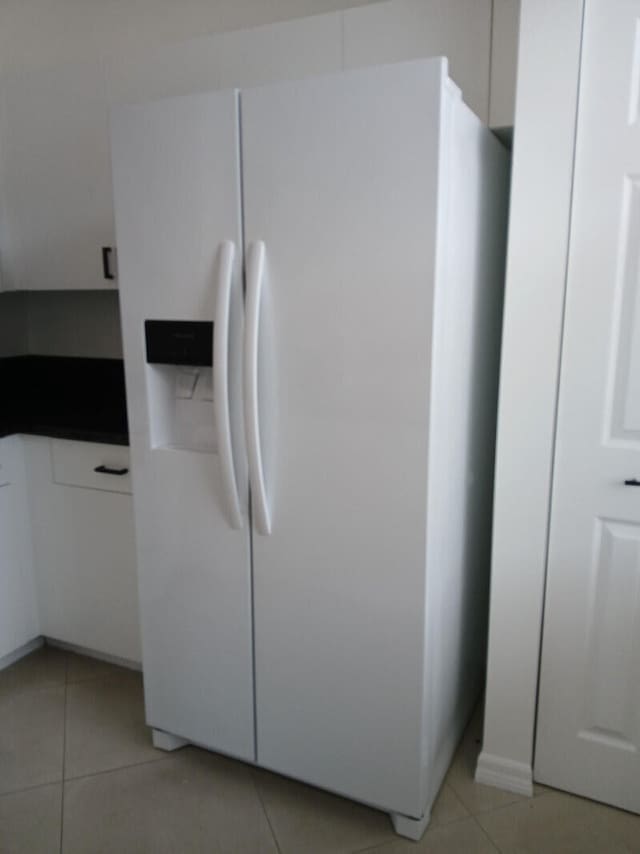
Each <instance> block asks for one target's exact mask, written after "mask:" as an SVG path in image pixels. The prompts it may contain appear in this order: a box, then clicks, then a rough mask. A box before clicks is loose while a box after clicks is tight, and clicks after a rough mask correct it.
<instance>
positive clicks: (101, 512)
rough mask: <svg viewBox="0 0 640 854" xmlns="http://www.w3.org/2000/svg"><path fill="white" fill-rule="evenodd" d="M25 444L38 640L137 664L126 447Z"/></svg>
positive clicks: (50, 442)
mask: <svg viewBox="0 0 640 854" xmlns="http://www.w3.org/2000/svg"><path fill="white" fill-rule="evenodd" d="M23 441H24V442H25V446H26V461H27V469H28V478H29V494H30V505H31V530H32V539H33V550H34V561H35V566H36V586H37V600H38V607H39V613H40V632H41V634H43V635H44V636H45V637H49V638H53V639H55V640H58V641H63V642H65V643H69V644H74V645H76V646H80V647H84V648H86V649H88V650H92V651H95V652H99V653H103V654H106V655H111V656H115V657H117V658H122V659H126V660H128V661H133V662H139V661H140V660H141V652H140V638H139V628H138V589H137V580H136V561H135V539H134V528H133V508H132V499H131V494H130V490H131V487H130V482H129V477H128V471H126V472H125V471H123V470H124V469H127V470H128V468H129V463H128V454H129V449H128V448H125V447H121V446H116V445H102V444H94V443H89V442H75V441H74V442H70V441H63V440H57V439H46V438H37V437H25V438H24V440H23ZM101 467H102V468H103V469H105V470H106V471H105V470H103V471H96V469H100V468H101Z"/></svg>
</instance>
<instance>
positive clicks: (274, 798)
mask: <svg viewBox="0 0 640 854" xmlns="http://www.w3.org/2000/svg"><path fill="white" fill-rule="evenodd" d="M479 736H480V721H479V719H478V717H477V716H476V718H475V719H474V720H473V721H472V722H471V724H470V726H469V728H468V730H467V733H466V734H465V737H464V739H463V741H462V743H461V745H460V748H459V749H458V752H457V754H456V757H455V759H454V761H453V763H452V765H451V768H450V770H449V773H448V775H447V778H446V781H445V784H444V786H443V788H442V791H441V792H440V795H439V797H438V800H437V803H436V805H435V808H434V810H433V817H432V821H431V825H430V826H429V828H428V830H427V832H426V834H425V835H424V837H423V839H422V842H420V843H418V844H416V843H412V842H408V841H405V840H402V839H399V838H398V837H396V836H394V834H393V832H392V830H391V826H390V823H389V820H388V818H387V816H386V815H384V814H383V813H379V812H376V811H375V810H371V809H368V808H366V807H363V806H360V805H358V804H354V803H352V802H350V801H347V800H343V799H341V798H336V797H333V796H332V795H328V794H326V793H324V792H319V791H317V790H315V789H312V788H309V787H307V786H303V785H301V784H299V783H294V782H292V781H290V780H285V779H284V778H281V777H278V776H276V775H274V774H269V773H267V772H264V771H259V770H255V769H252V768H251V767H249V766H247V765H243V764H242V763H240V762H234V761H232V760H230V759H225V758H223V757H220V756H216V755H214V754H211V753H207V752H205V751H202V750H197V749H196V748H191V747H189V748H185V749H184V750H180V751H178V752H176V753H173V754H166V753H162V752H160V751H157V750H155V749H154V748H153V747H152V746H151V741H150V736H149V731H148V730H147V728H146V727H145V725H144V709H143V700H142V682H141V678H140V676H139V675H138V674H135V673H132V672H130V671H127V670H122V669H120V668H117V667H113V666H111V665H107V664H103V663H101V662H97V661H94V660H92V659H89V658H84V657H82V656H78V655H74V654H71V653H66V652H62V651H60V650H57V649H52V648H44V649H42V650H39V651H38V652H35V653H32V654H31V655H30V656H29V657H28V658H26V659H23V660H22V661H21V662H18V663H17V664H15V665H13V666H12V667H11V668H8V669H7V670H5V671H3V672H2V673H0V852H2V854H23V852H24V854H40V852H60V851H63V852H65V854H76V852H77V854H92V852H101V854H108V852H114V854H115V853H116V852H117V854H130V852H131V854H134V852H135V854H147V853H148V854H192V852H193V854H196V853H197V854H199V852H202V854H205V852H206V854H214V852H215V854H245V852H249V853H250V854H253V852H257V854H278V852H280V854H336V852H343V853H344V854H347V852H365V851H366V852H372V854H410V852H415V854H450V852H456V854H473V853H474V852H477V854H484V852H487V854H489V853H490V852H493V853H494V854H495V852H540V854H542V853H543V852H544V854H554V852H558V854H560V852H562V854H564V852H576V854H577V853H578V852H580V854H582V853H583V852H584V854H591V852H598V854H600V852H602V854H609V853H610V852H611V854H622V852H638V854H640V817H637V816H633V815H630V814H629V813H624V812H621V811H619V810H614V809H610V808H608V807H604V806H601V805H599V804H595V803H592V802H590V801H585V800H583V799H581V798H575V797H572V796H570V795H566V794H563V793H561V792H556V791H554V790H551V789H545V788H542V787H537V789H536V795H535V797H534V798H532V799H528V798H522V797H519V796H518V795H512V794H509V793H508V792H503V791H500V790H499V789H493V788H490V787H488V786H480V785H477V784H476V783H474V781H473V777H472V769H473V767H474V764H475V758H476V755H477V752H478V749H479Z"/></svg>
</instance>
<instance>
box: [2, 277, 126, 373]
mask: <svg viewBox="0 0 640 854" xmlns="http://www.w3.org/2000/svg"><path fill="white" fill-rule="evenodd" d="M27 353H31V354H34V355H39V356H83V357H87V358H98V359H121V358H122V336H121V333H120V311H119V306H118V294H117V292H115V291H31V292H22V293H21V292H14V293H4V294H0V358H3V357H5V356H24V355H26V354H27Z"/></svg>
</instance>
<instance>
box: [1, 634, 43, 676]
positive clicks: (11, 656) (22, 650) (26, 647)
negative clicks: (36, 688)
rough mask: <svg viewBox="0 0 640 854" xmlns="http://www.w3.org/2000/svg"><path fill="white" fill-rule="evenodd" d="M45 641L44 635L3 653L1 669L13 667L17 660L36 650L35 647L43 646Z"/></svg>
mask: <svg viewBox="0 0 640 854" xmlns="http://www.w3.org/2000/svg"><path fill="white" fill-rule="evenodd" d="M43 643H44V639H43V638H42V637H37V638H34V639H33V640H30V641H28V642H27V643H25V644H23V645H22V646H19V647H18V649H14V650H13V652H9V653H7V655H3V656H2V658H0V670H4V669H5V667H11V665H12V664H15V663H16V661H20V659H21V658H24V657H25V655H29V653H30V652H33V651H34V649H38V647H41V646H42V644H43Z"/></svg>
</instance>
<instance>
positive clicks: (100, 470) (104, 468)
mask: <svg viewBox="0 0 640 854" xmlns="http://www.w3.org/2000/svg"><path fill="white" fill-rule="evenodd" d="M94 471H95V472H97V473H98V474H117V475H118V477H122V475H123V474H127V473H128V471H129V469H112V468H109V466H96V468H94Z"/></svg>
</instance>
